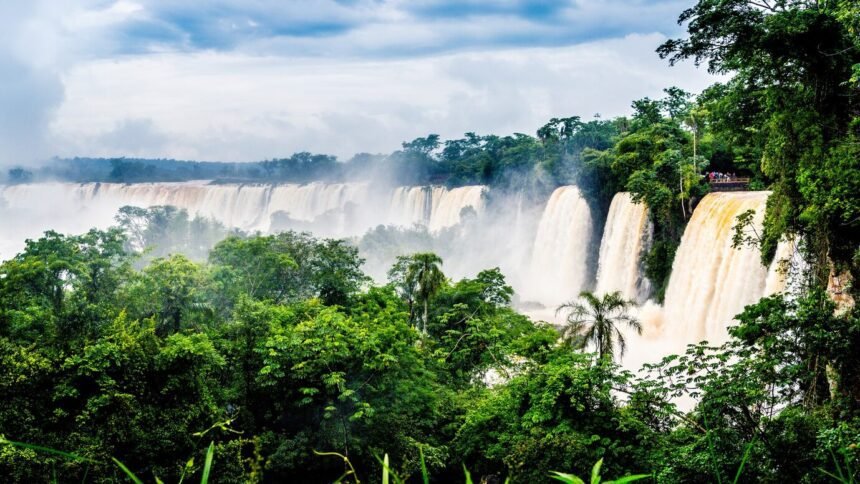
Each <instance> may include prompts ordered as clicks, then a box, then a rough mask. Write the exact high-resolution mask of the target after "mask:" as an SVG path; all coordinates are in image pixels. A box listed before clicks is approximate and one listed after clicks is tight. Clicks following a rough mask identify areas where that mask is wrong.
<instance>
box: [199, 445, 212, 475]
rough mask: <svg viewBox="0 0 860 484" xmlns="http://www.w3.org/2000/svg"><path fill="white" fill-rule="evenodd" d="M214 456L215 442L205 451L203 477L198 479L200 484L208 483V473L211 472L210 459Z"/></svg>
mask: <svg viewBox="0 0 860 484" xmlns="http://www.w3.org/2000/svg"><path fill="white" fill-rule="evenodd" d="M214 456H215V441H214V440H213V441H212V442H211V443H210V444H209V450H207V451H206V462H205V463H204V464H203V477H201V478H200V484H208V483H209V473H210V472H211V471H212V458H213V457H214Z"/></svg>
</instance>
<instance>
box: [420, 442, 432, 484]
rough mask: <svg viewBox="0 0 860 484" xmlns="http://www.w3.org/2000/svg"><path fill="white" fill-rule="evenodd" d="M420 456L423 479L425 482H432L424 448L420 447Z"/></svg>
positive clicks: (427, 483) (428, 483)
mask: <svg viewBox="0 0 860 484" xmlns="http://www.w3.org/2000/svg"><path fill="white" fill-rule="evenodd" d="M418 457H420V459H421V480H422V481H423V482H424V484H430V473H429V472H427V463H426V462H424V449H422V448H421V447H418Z"/></svg>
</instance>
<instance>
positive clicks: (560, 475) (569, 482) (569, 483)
mask: <svg viewBox="0 0 860 484" xmlns="http://www.w3.org/2000/svg"><path fill="white" fill-rule="evenodd" d="M549 475H550V477H552V478H553V479H555V480H557V481H561V482H564V483H565V484H585V481H583V480H582V479H580V478H578V477H576V476H575V475H573V474H565V473H564V472H558V471H552V472H550V473H549Z"/></svg>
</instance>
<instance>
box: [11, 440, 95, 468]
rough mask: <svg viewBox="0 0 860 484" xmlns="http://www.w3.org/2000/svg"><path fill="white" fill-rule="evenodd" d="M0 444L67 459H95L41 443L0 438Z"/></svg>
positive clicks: (90, 460) (84, 460)
mask: <svg viewBox="0 0 860 484" xmlns="http://www.w3.org/2000/svg"><path fill="white" fill-rule="evenodd" d="M0 444H9V445H11V446H13V447H21V448H23V449H30V450H37V451H39V452H45V453H46V454H54V455H58V456H60V457H65V458H66V459H69V460H77V461H82V462H91V463H95V462H96V461H95V460H93V459H89V458H87V457H82V456H79V455H77V454H72V453H69V452H63V451H62V450H57V449H52V448H50V447H42V446H41V445H34V444H25V443H24V442H15V441H13V440H0Z"/></svg>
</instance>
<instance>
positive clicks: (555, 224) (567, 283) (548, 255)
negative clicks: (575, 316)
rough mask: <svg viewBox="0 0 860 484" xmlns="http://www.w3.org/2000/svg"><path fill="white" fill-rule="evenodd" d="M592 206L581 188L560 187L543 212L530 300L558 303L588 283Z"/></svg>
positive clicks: (525, 293)
mask: <svg viewBox="0 0 860 484" xmlns="http://www.w3.org/2000/svg"><path fill="white" fill-rule="evenodd" d="M591 234H592V218H591V209H590V208H589V206H588V203H586V201H585V199H584V198H583V197H582V193H580V191H579V188H577V187H575V186H565V187H560V188H557V189H556V190H555V191H554V192H553V194H552V196H551V197H550V199H549V201H548V202H547V204H546V208H545V209H544V212H543V215H541V219H540V224H539V225H538V230H537V234H536V235H535V239H534V240H535V242H534V248H533V250H532V258H531V265H530V267H529V275H528V277H527V281H526V283H525V287H523V288H522V289H521V293H522V294H523V298H524V299H526V300H533V301H539V302H541V303H544V304H550V305H553V306H555V305H558V304H561V303H563V302H566V301H568V300H571V299H575V298H576V297H577V295H578V294H579V292H580V291H581V290H583V289H584V288H585V286H586V283H587V282H588V281H587V276H588V244H589V241H590V240H591Z"/></svg>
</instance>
